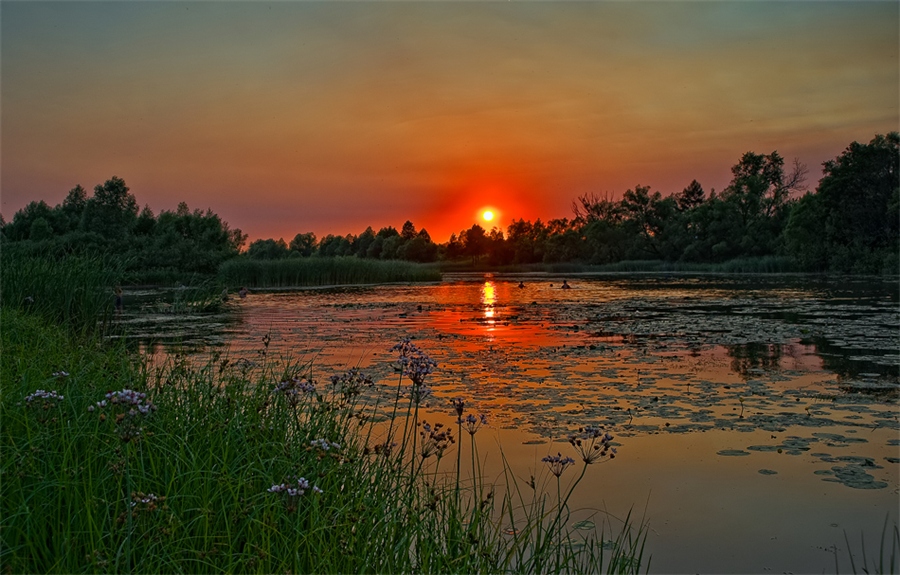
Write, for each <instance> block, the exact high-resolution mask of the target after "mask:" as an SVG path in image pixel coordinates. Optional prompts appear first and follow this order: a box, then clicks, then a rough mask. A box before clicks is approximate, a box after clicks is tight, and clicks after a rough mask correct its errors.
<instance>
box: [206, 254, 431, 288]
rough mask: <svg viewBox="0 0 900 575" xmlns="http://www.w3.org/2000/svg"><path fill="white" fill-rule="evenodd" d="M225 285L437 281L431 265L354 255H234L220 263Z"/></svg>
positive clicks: (268, 286)
mask: <svg viewBox="0 0 900 575" xmlns="http://www.w3.org/2000/svg"><path fill="white" fill-rule="evenodd" d="M219 278H220V279H221V281H223V282H224V283H225V284H227V285H231V286H241V285H242V286H248V287H251V288H277V287H300V286H329V285H349V284H370V283H389V282H430V281H440V279H441V273H440V271H438V269H437V268H435V267H434V266H426V265H422V264H417V263H413V262H406V261H397V260H368V259H360V258H357V257H334V258H330V257H329V258H319V257H311V258H291V259H282V260H254V259H250V258H234V259H231V260H228V261H227V262H224V263H223V264H222V265H221V266H220V267H219Z"/></svg>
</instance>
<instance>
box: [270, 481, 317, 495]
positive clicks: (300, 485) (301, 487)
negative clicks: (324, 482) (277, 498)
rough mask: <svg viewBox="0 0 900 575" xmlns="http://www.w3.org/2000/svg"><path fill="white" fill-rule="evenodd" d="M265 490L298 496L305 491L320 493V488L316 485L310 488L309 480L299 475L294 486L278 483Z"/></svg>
mask: <svg viewBox="0 0 900 575" xmlns="http://www.w3.org/2000/svg"><path fill="white" fill-rule="evenodd" d="M266 491H268V492H269V493H286V494H287V495H288V496H289V497H300V496H301V495H304V494H306V492H307V491H312V492H313V493H322V490H321V489H319V488H318V486H316V485H313V486H312V488H310V485H309V480H308V479H306V478H305V477H300V478H298V479H297V485H296V487H295V486H294V485H293V484H288V483H281V484H278V485H273V486H272V487H270V488H268V489H267V490H266Z"/></svg>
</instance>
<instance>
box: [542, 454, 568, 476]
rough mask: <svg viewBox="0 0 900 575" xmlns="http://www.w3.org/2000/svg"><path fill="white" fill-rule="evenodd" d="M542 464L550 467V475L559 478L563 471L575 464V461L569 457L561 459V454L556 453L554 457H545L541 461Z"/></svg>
mask: <svg viewBox="0 0 900 575" xmlns="http://www.w3.org/2000/svg"><path fill="white" fill-rule="evenodd" d="M541 461H543V462H544V463H546V464H547V466H548V467H550V473H552V474H553V475H555V476H557V477H559V476H560V475H562V474H563V471H565V470H566V468H567V467H568V466H570V465H574V464H575V460H574V459H572V458H571V457H568V456H566V457H563V455H562V454H561V453H557V454H556V455H548V456H547V457H545V458H543V459H541Z"/></svg>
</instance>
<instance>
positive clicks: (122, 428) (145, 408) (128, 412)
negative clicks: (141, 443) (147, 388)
mask: <svg viewBox="0 0 900 575" xmlns="http://www.w3.org/2000/svg"><path fill="white" fill-rule="evenodd" d="M92 407H96V408H100V409H105V408H107V407H110V408H111V409H113V410H118V409H121V410H122V411H120V412H119V413H117V414H116V417H115V422H116V428H117V430H118V432H119V437H120V438H121V439H122V441H125V442H128V441H130V440H132V439H138V438H139V437H140V436H141V432H142V431H143V428H142V427H141V426H140V423H139V418H143V417H146V416H147V415H149V414H150V412H151V411H156V405H155V404H154V403H153V402H151V401H148V400H147V394H146V393H142V392H139V391H134V390H132V389H123V390H121V391H110V392H109V393H107V394H106V398H105V399H103V400H101V401H98V402H97V403H96V404H95V406H92ZM88 411H94V410H93V409H91V408H90V407H89V408H88ZM105 420H106V414H101V415H100V421H105Z"/></svg>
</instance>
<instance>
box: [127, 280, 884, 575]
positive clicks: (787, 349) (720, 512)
mask: <svg viewBox="0 0 900 575" xmlns="http://www.w3.org/2000/svg"><path fill="white" fill-rule="evenodd" d="M563 279H564V278H563V277H561V276H559V277H555V276H549V275H531V276H503V275H487V276H483V275H458V276H453V277H447V278H445V280H444V281H443V282H441V283H439V284H433V285H416V286H410V285H392V286H370V287H352V288H334V289H316V290H303V291H299V292H298V291H285V292H268V293H253V294H251V295H250V296H248V297H247V298H246V299H234V300H232V301H231V310H230V311H229V312H228V313H226V314H221V315H216V316H202V317H197V316H194V317H185V316H167V315H164V314H155V313H151V312H149V311H147V308H145V310H144V311H137V310H136V309H135V310H134V311H132V312H131V313H130V314H126V315H125V317H124V318H123V322H124V323H125V324H126V325H127V326H128V329H129V332H130V334H131V336H132V337H133V338H134V339H135V341H137V342H139V345H140V346H141V347H142V349H143V350H144V351H145V352H148V353H157V354H166V353H173V352H174V350H176V349H179V350H181V351H186V352H188V353H190V354H193V355H195V356H197V357H198V358H203V357H207V356H208V355H209V354H210V353H214V352H220V353H224V354H225V355H227V356H228V357H229V358H230V359H231V360H237V359H240V358H243V359H246V360H249V361H260V360H261V355H262V352H264V351H265V353H266V354H267V355H268V356H269V357H270V358H273V357H274V358H290V359H292V360H300V361H309V362H311V363H312V369H313V374H314V378H315V379H316V380H317V381H319V382H320V384H323V383H324V382H325V381H326V380H327V378H328V376H330V375H331V374H333V373H336V372H340V371H343V370H345V369H347V368H348V367H354V366H359V367H362V368H363V369H364V370H365V371H367V372H369V373H371V374H373V375H374V376H375V378H376V381H379V382H380V383H381V384H383V387H382V389H383V390H384V392H385V393H386V394H389V393H391V392H392V391H393V390H394V389H395V387H394V386H395V384H396V375H395V373H394V369H393V366H392V360H393V359H394V356H393V355H392V354H391V353H389V352H388V351H387V350H388V348H389V347H390V346H391V345H393V344H394V343H396V342H397V341H399V340H400V339H401V338H403V337H410V338H412V339H413V340H414V342H415V343H416V344H417V345H418V346H419V347H421V348H423V349H424V350H426V351H427V352H428V353H429V354H430V355H431V356H432V357H433V358H434V359H435V360H437V362H438V363H439V366H440V367H439V370H438V371H437V372H435V373H434V374H432V375H431V376H430V380H429V381H430V383H431V385H432V386H433V389H434V396H433V397H432V398H431V401H430V404H429V412H428V417H429V418H431V419H433V420H436V421H443V422H445V423H447V424H450V423H451V422H453V421H454V420H455V416H454V415H453V414H452V409H451V408H450V406H449V401H450V400H451V399H453V398H455V397H463V398H465V399H466V401H467V402H468V403H469V405H470V406H471V409H473V410H474V411H476V412H483V413H486V414H487V415H488V416H489V418H490V422H491V425H490V427H489V428H486V429H484V430H482V431H481V432H479V435H478V453H479V456H480V457H482V458H483V459H484V461H485V465H486V469H487V471H488V473H489V474H491V473H493V474H497V473H499V470H500V467H499V465H497V461H498V457H497V456H498V454H499V451H500V450H501V449H502V451H503V453H504V455H505V456H506V457H507V458H508V459H509V461H510V464H511V465H512V467H513V469H514V471H515V473H516V475H517V476H518V477H519V478H521V479H522V480H523V481H524V480H526V479H528V478H529V477H530V476H531V475H535V476H537V477H539V478H540V477H546V471H545V469H544V464H542V463H541V461H540V460H541V458H542V457H543V456H545V455H547V454H548V453H552V454H555V453H557V452H561V453H563V454H564V455H565V454H568V455H572V456H575V453H574V451H573V449H572V448H571V446H569V445H568V443H567V442H566V437H567V435H568V434H569V433H571V432H573V431H574V430H576V429H577V428H578V427H580V426H583V425H597V426H600V427H604V428H607V429H609V430H610V431H611V432H612V433H613V434H614V435H615V436H616V443H617V444H618V450H619V456H618V457H617V458H616V459H615V460H613V461H610V462H606V463H603V464H602V465H598V466H595V467H591V468H589V469H588V472H587V474H586V477H585V480H584V481H583V483H582V484H581V485H579V487H578V490H577V491H576V494H575V496H574V499H577V501H575V502H574V507H576V508H578V509H579V512H577V513H575V514H574V515H573V518H572V521H571V524H572V525H576V524H578V522H579V521H590V522H592V523H595V524H598V525H600V524H603V523H604V521H605V520H610V521H611V522H612V523H613V524H615V522H616V518H622V517H624V516H625V515H626V514H627V513H628V511H629V509H632V508H633V509H634V510H635V511H634V513H637V514H638V515H639V516H640V515H641V514H643V513H644V512H646V517H647V519H648V520H649V525H650V530H651V531H650V535H649V538H648V550H649V552H650V553H652V556H653V559H652V562H651V565H650V570H651V572H659V573H673V572H717V573H726V572H733V573H746V572H759V573H764V572H794V573H811V572H823V571H825V572H833V571H834V570H835V553H837V558H838V559H839V561H840V563H839V567H840V568H841V569H843V570H845V571H849V569H850V568H849V555H848V549H847V545H846V543H845V539H844V533H845V532H846V533H847V535H848V536H849V537H850V541H851V544H852V545H851V546H852V547H853V549H852V551H853V552H854V553H855V554H856V555H857V565H859V554H860V543H859V541H860V534H861V533H862V534H864V537H865V540H866V542H867V543H868V545H869V548H868V549H867V555H868V556H870V557H871V556H872V555H876V554H877V543H878V539H879V538H880V536H881V534H882V526H883V523H884V520H885V517H886V516H889V517H890V520H892V521H895V520H896V519H897V508H898V493H900V413H898V403H897V402H898V390H900V384H898V367H900V308H898V299H900V298H898V285H897V283H896V281H895V280H889V281H883V280H881V279H877V278H876V279H871V278H870V279H863V280H855V279H841V280H825V279H813V278H809V277H801V276H777V277H771V278H765V279H760V278H758V277H757V278H753V279H747V278H733V277H716V276H708V277H666V276H662V275H646V276H639V277H636V276H630V277H629V276H603V277H571V276H570V277H568V278H566V279H568V280H569V283H570V284H571V285H572V288H573V289H570V290H563V289H560V285H561V283H562V280H563ZM520 281H523V283H524V287H522V288H520V287H518V285H519V282H520ZM138 295H141V296H142V297H143V301H147V299H148V298H152V297H153V295H154V294H132V296H133V297H132V300H133V302H135V303H137V302H139V301H141V299H140V298H138V297H137V296H138ZM131 307H133V308H138V307H139V306H138V305H134V306H131ZM264 338H266V339H267V341H268V344H267V345H265V344H264ZM459 445H460V448H461V449H463V450H466V449H468V448H467V447H466V442H460V444H459ZM463 453H464V454H465V456H466V457H468V451H464V452H463ZM567 473H568V474H569V475H571V476H572V477H574V475H575V472H574V470H569V471H568V472H567ZM572 477H567V475H564V476H563V479H564V480H566V479H569V480H571V479H572ZM523 485H524V483H523ZM554 489H555V486H554ZM574 499H573V500H574Z"/></svg>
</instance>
